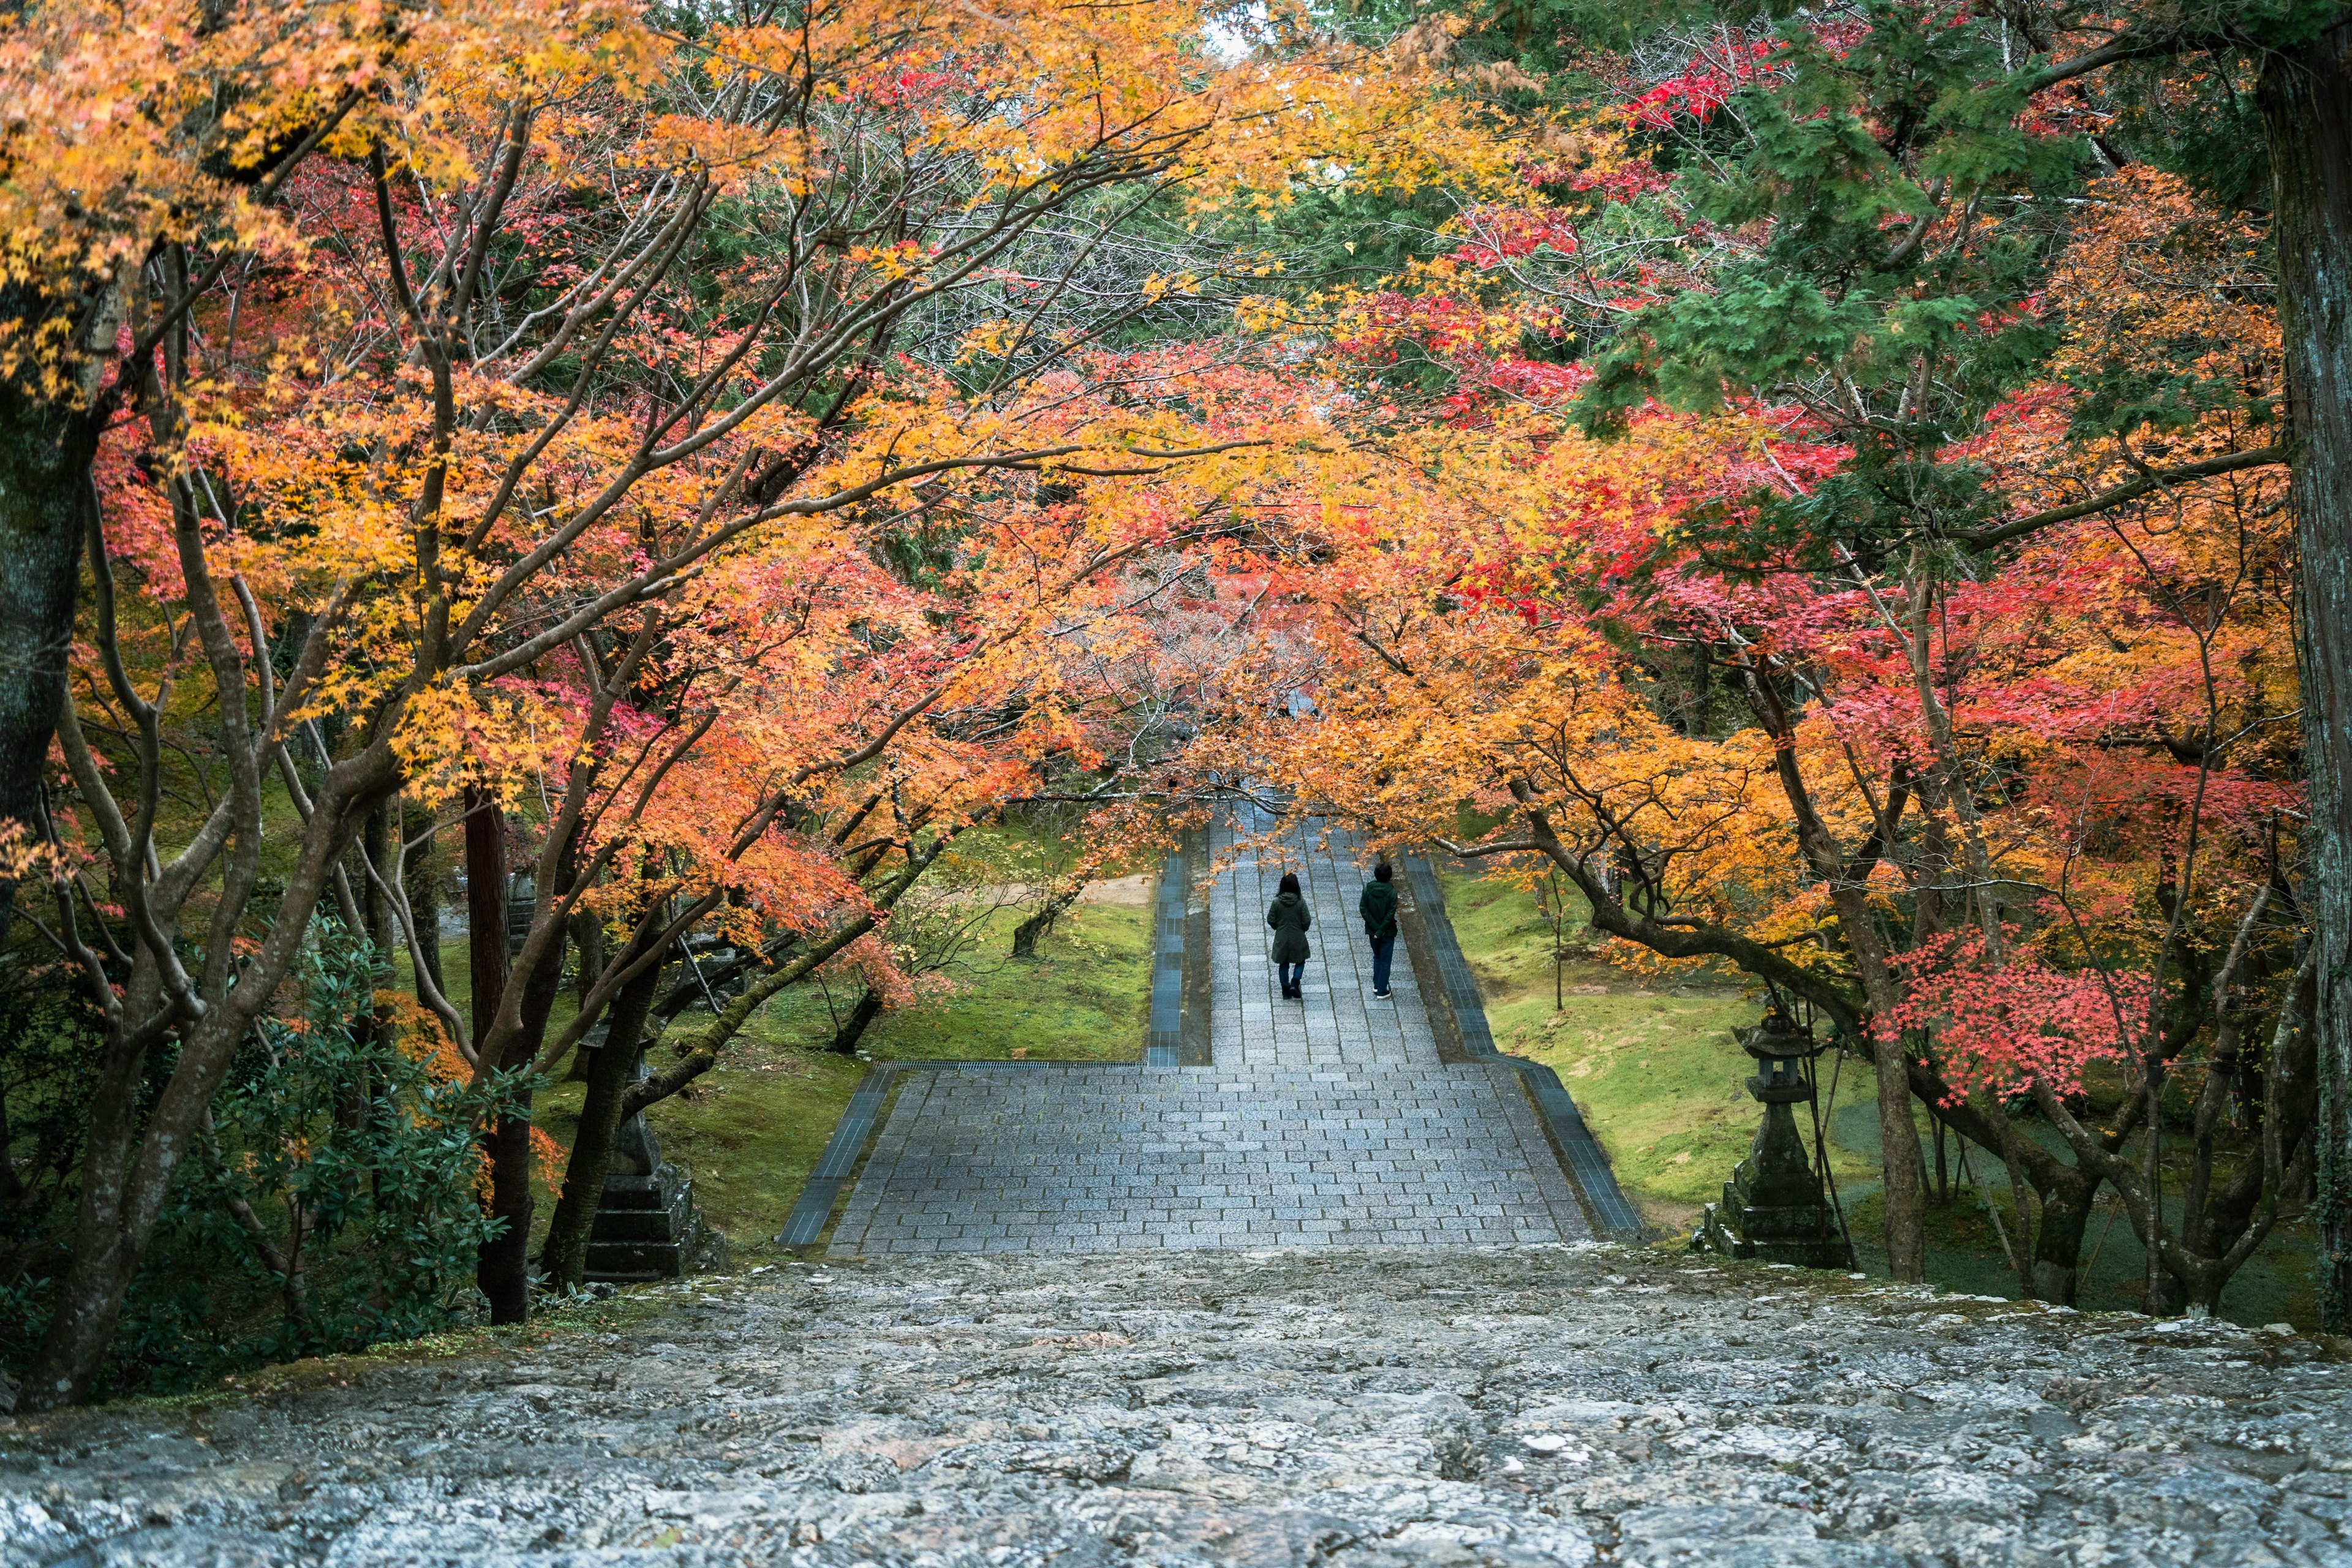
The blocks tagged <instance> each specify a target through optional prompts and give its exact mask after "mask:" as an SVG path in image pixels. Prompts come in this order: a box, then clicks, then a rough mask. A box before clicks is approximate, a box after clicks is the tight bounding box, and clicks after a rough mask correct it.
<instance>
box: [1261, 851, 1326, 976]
mask: <svg viewBox="0 0 2352 1568" xmlns="http://www.w3.org/2000/svg"><path fill="white" fill-rule="evenodd" d="M1265 923H1266V924H1268V925H1270V926H1272V927H1273V928H1274V966H1275V970H1276V973H1278V974H1279V976H1280V977H1281V980H1282V994H1284V995H1285V996H1288V997H1292V998H1297V997H1301V996H1304V995H1305V994H1306V993H1305V992H1303V991H1301V990H1300V989H1299V988H1298V986H1299V982H1300V981H1302V980H1304V979H1306V977H1307V927H1309V926H1311V925H1313V924H1314V923H1315V914H1314V911H1313V910H1309V909H1308V908H1307V899H1306V895H1304V894H1302V893H1301V892H1300V891H1299V890H1298V876H1297V873H1296V872H1293V871H1285V872H1284V873H1283V874H1282V885H1281V888H1280V889H1279V890H1278V891H1276V894H1275V895H1274V903H1273V906H1272V907H1271V908H1269V909H1268V910H1266V911H1265Z"/></svg>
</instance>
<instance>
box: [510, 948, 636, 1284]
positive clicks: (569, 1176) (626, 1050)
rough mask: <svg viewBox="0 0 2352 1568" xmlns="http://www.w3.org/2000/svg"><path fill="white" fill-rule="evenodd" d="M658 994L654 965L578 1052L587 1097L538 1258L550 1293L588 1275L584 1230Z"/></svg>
mask: <svg viewBox="0 0 2352 1568" xmlns="http://www.w3.org/2000/svg"><path fill="white" fill-rule="evenodd" d="M659 994H661V965H660V964H658V963H656V964H652V965H649V966H647V968H646V971H645V973H642V974H640V975H638V976H637V977H636V978H635V980H632V981H630V982H629V983H628V984H626V985H624V986H623V987H621V990H620V994H618V995H616V996H614V998H613V1018H612V1023H611V1024H610V1025H609V1026H607V1027H606V1029H605V1031H604V1044H603V1045H602V1046H599V1047H597V1048H596V1049H594V1050H593V1051H583V1052H581V1053H580V1054H581V1055H582V1056H583V1057H585V1058H587V1068H588V1070H587V1074H586V1077H587V1079H588V1093H587V1098H586V1099H585V1100H583V1101H582V1103H581V1107H580V1128H579V1131H577V1132H575V1133H574V1134H573V1135H572V1158H571V1159H570V1161H568V1162H567V1163H565V1165H564V1168H563V1191H562V1194H561V1195H560V1196H558V1197H557V1198H556V1200H555V1213H554V1215H552V1216H551V1217H550V1219H549V1220H548V1224H547V1246H546V1247H545V1249H544V1250H542V1251H541V1254H540V1272H541V1274H542V1275H543V1276H544V1277H545V1279H546V1280H547V1284H548V1288H549V1289H554V1290H562V1289H567V1288H569V1287H573V1286H577V1285H578V1284H579V1283H580V1281H581V1279H583V1277H584V1276H585V1275H586V1273H587V1268H588V1230H589V1227H590V1226H592V1225H593V1224H594V1223H595V1219H596V1205H598V1203H600V1202H601V1201H602V1200H603V1198H604V1178H605V1177H606V1175H608V1174H610V1173H611V1172H612V1169H613V1140H614V1136H615V1135H616V1134H617V1133H618V1132H619V1131H620V1128H621V1121H622V1116H621V1110H622V1107H621V1101H622V1100H623V1099H624V1098H625V1096H626V1095H627V1094H628V1092H629V1082H630V1079H632V1078H633V1077H634V1076H635V1072H636V1066H637V1055H638V1053H639V1052H640V1051H641V1050H643V1049H644V1048H645V1031H646V1017H647V1016H649V1015H650V1014H651V1013H652V1011H653V1005H654V998H655V997H656V996H657V995H659Z"/></svg>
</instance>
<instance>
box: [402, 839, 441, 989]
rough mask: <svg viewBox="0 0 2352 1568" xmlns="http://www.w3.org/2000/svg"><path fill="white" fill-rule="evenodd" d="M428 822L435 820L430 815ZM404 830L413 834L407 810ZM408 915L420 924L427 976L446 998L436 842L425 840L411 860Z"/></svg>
mask: <svg viewBox="0 0 2352 1568" xmlns="http://www.w3.org/2000/svg"><path fill="white" fill-rule="evenodd" d="M432 820H433V818H432V816H431V815H430V814H429V813H428V814H427V815H426V816H425V822H427V823H429V822H431V821H432ZM420 826H422V825H420ZM400 830H401V832H402V834H403V835H406V834H407V833H408V831H409V823H408V813H407V810H406V808H405V807H404V808H403V809H402V811H401V824H400ZM408 912H409V914H410V915H411V916H412V917H413V918H414V919H415V921H416V945H417V948H418V950H419V951H420V952H423V953H424V955H425V973H426V974H428V975H430V976H432V978H433V988H434V989H435V990H436V991H438V992H440V993H442V994H444V995H446V994H448V990H449V987H448V984H447V982H446V981H444V980H443V979H442V978H441V856H440V847H439V845H438V844H436V842H435V840H434V839H433V838H427V839H425V842H424V844H423V845H421V846H420V847H418V848H417V851H416V853H415V854H414V855H412V856H411V857H409V860H408Z"/></svg>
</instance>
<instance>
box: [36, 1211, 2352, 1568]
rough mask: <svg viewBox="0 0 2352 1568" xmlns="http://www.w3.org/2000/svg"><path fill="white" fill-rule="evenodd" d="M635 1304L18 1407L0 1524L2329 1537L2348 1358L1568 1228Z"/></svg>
mask: <svg viewBox="0 0 2352 1568" xmlns="http://www.w3.org/2000/svg"><path fill="white" fill-rule="evenodd" d="M654 1300H657V1301H658V1302H659V1303H660V1306H659V1310H658V1311H657V1312H656V1313H655V1314H654V1315H652V1316H650V1317H649V1318H648V1319H646V1321H643V1322H641V1323H640V1324H638V1325H637V1326H636V1327H635V1328H633V1329H631V1330H629V1331H626V1332H621V1333H614V1334H605V1335H574V1336H571V1337H568V1338H567V1337H560V1338H558V1339H557V1340H555V1341H554V1342H550V1343H548V1344H546V1345H544V1346H542V1347H539V1348H534V1349H531V1350H529V1351H526V1352H515V1353H509V1354H501V1355H496V1356H477V1357H473V1358H468V1359H455V1360H448V1361H443V1362H435V1363H410V1364H405V1365H390V1366H384V1365H377V1366H373V1367H369V1368H365V1369H362V1370H357V1371H353V1372H352V1373H349V1374H348V1375H349V1376H350V1377H351V1382H350V1385H349V1386H348V1387H336V1386H324V1387H316V1386H314V1387H313V1388H311V1389H310V1391H309V1392H303V1393H296V1394H278V1395H275V1396H268V1397H260V1398H247V1397H229V1398H221V1399H215V1400H210V1401H205V1402H199V1403H194V1404H189V1405H180V1406H176V1407H172V1408H168V1409H163V1408H139V1407H132V1408H126V1409H121V1410H116V1411H100V1412H92V1413H85V1414H75V1415H66V1416H61V1417H55V1418H50V1419H47V1420H44V1421H40V1422H32V1421H20V1422H17V1423H15V1424H14V1425H12V1426H7V1427H5V1428H4V1429H0V1560H5V1561H6V1562H8V1563H174V1564H176V1563H187V1564H195V1563H207V1564H210V1563H222V1564H226V1563H239V1564H246V1563H251V1564H276V1563H334V1564H376V1563H508V1562H511V1563H518V1564H520V1563H532V1564H563V1563H581V1564H585V1563H666V1564H691V1565H699V1564H719V1563H728V1564H734V1563H795V1564H798V1563H805V1564H827V1565H832V1564H839V1565H843V1568H846V1565H849V1564H854V1563H887V1564H907V1565H909V1568H913V1565H917V1564H921V1565H926V1568H929V1565H939V1568H962V1565H965V1564H974V1565H976V1564H982V1563H987V1564H992V1565H993V1564H1027V1563H1038V1564H1043V1563H1054V1564H1065V1565H1071V1568H1076V1565H1107V1564H1128V1563H1152V1564H1181V1563H1237V1564H1249V1565H1251V1568H1265V1565H1278V1564H1285V1563H1300V1564H1304V1563H1328V1564H1339V1565H1344V1568H1389V1565H1398V1564H1407V1563H1412V1564H1433V1565H1434V1564H1457V1565H1465V1568H1466V1565H1470V1564H1483V1565H1486V1568H1535V1565H1538V1564H1557V1563H1570V1564H1574V1563H1588V1562H1594V1561H1600V1562H1608V1563H1621V1564H1631V1563H1640V1564H1643V1568H1676V1565H1683V1564H1697V1563H1710V1564H1727V1565H1736V1568H1765V1565H1773V1568H1797V1565H1803V1564H1822V1565H1829V1564H1836V1565H1839V1568H1848V1565H1853V1564H1862V1565H1874V1564H1895V1563H1969V1564H1977V1563H1988V1564H1990V1563H2001V1564H2006V1563H2017V1564H2024V1563H2036V1564H2040V1563H2065V1564H2077V1563H2079V1564H2091V1563H2149V1564H2156V1563H2227V1564H2241V1563H2249V1564H2250V1563H2309V1564H2323V1565H2324V1564H2337V1563H2352V1535H2347V1531H2352V1373H2347V1368H2346V1367H2345V1366H2344V1365H2341V1364H2338V1363H2335V1362H2331V1361H2329V1360H2327V1359H2326V1356H2325V1355H2324V1354H2323V1347H2322V1346H2321V1345H2320V1344H2319V1343H2318V1342H2315V1341H2312V1340H2308V1339H2295V1338H2293V1337H2290V1336H2286V1335H2281V1334H2270V1333H2262V1332H2249V1331H2243V1330H2239V1329H2234V1328H2231V1327H2229V1326H2227V1325H2221V1324H2192V1323H2165V1324H2161V1325H2158V1324H2154V1323H2151V1322H2150V1321H2147V1320H2145V1319H2137V1318H2100V1319H2091V1318H2084V1317H2080V1316H2075V1315H2073V1314H2067V1313H2058V1312H2045V1311H2042V1310H2039V1309H2036V1308H2033V1307H2030V1306H2020V1305H2018V1304H2017V1303H2014V1302H1990V1301H1982V1300H1968V1299H1957V1300H1956V1299H1954V1298H1950V1297H1944V1298H1938V1299H1929V1298H1926V1297H1923V1296H1920V1295H1916V1294H1905V1293H1902V1292H1898V1291H1895V1290H1894V1289H1889V1288H1885V1287H1869V1286H1864V1285H1860V1284H1853V1283H1849V1282H1848V1281H1846V1280H1844V1279H1843V1278H1837V1277H1832V1278H1830V1279H1821V1278H1819V1277H1811V1276H1800V1275H1799V1274H1797V1273H1796V1272H1794V1271H1792V1270H1787V1269H1773V1268H1762V1267H1755V1266H1737V1265H1733V1266H1727V1265H1721V1264H1714V1263H1709V1262H1706V1261H1702V1260H1699V1259H1696V1258H1685V1257H1678V1256H1666V1257H1660V1256H1658V1255H1655V1254H1645V1253H1637V1252H1633V1251H1630V1250H1626V1249H1622V1248H1607V1247H1582V1248H1568V1247H1542V1248H1506V1249H1492V1250H1478V1251H1453V1252H1448V1251H1444V1250H1414V1251H1409V1252H1400V1251H1397V1250H1394V1249H1382V1250H1376V1251H1375V1250H1366V1251H1304V1250H1302V1251H1293V1252H1285V1253H1278V1254H1251V1253H1224V1254H1215V1255H1207V1254H1161V1255H1155V1254H1148V1253H1126V1254H1119V1255H1114V1256H1109V1257H1102V1258H1072V1257H1056V1258H1034V1259H1032V1258H1017V1257H987V1258H982V1257H965V1258H952V1259H927V1258H890V1259H884V1260H876V1261H871V1262H847V1263H835V1264H831V1265H827V1266H824V1267H811V1266H805V1265H794V1266H790V1267H787V1268H778V1269H775V1270H773V1271H771V1272H768V1273H765V1274H762V1275H761V1276H757V1277H752V1278H747V1279H736V1280H729V1281H720V1282H719V1283H717V1284H715V1285H712V1286H710V1287H709V1288H707V1289H706V1288H701V1287H688V1288H682V1289H676V1290H673V1291H669V1292H667V1293H664V1294H662V1295H660V1296H658V1297H656V1298H654ZM341 1375H345V1374H344V1373H342V1372H341V1370H340V1369H331V1375H329V1376H325V1377H320V1378H316V1379H313V1380H312V1381H313V1383H314V1384H318V1383H325V1384H332V1382H333V1381H334V1379H335V1377H338V1376H341Z"/></svg>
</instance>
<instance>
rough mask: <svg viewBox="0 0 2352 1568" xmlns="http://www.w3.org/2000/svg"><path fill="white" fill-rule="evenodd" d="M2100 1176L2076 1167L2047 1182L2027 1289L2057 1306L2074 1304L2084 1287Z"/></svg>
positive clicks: (2028, 1265) (2027, 1268)
mask: <svg viewBox="0 0 2352 1568" xmlns="http://www.w3.org/2000/svg"><path fill="white" fill-rule="evenodd" d="M2098 1193H2099V1179H2098V1178H2097V1177H2096V1176H2094V1175H2090V1174H2088V1173H2084V1172H2081V1171H2077V1170H2074V1168H2072V1167H2069V1168H2068V1169H2067V1173H2066V1174H2065V1175H2064V1176H2063V1177H2061V1178H2060V1179H2058V1180H2056V1181H2053V1182H2051V1183H2049V1184H2046V1185H2044V1186H2043V1187H2042V1189H2041V1192H2040V1194H2039V1196H2040V1197H2041V1199H2042V1215H2041V1220H2040V1223H2039V1224H2037V1225H2036V1226H2034V1227H2033V1255H2032V1257H2031V1258H2028V1259H2027V1260H2026V1266H2025V1289H2026V1293H2027V1294H2028V1295H2030V1296H2031V1297H2032V1299H2033V1300H2037V1301H2047V1302H2049V1303H2050V1304H2051V1305H2052V1306H2053V1307H2071V1306H2073V1305H2074V1294H2075V1292H2076V1291H2077V1290H2079V1289H2082V1277H2081V1263H2082V1258H2083V1234H2084V1231H2085V1230H2087V1229H2088V1228H2089V1227H2090V1224H2091V1202H2092V1200H2093V1199H2094V1198H2095V1197H2097V1196H2098Z"/></svg>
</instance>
